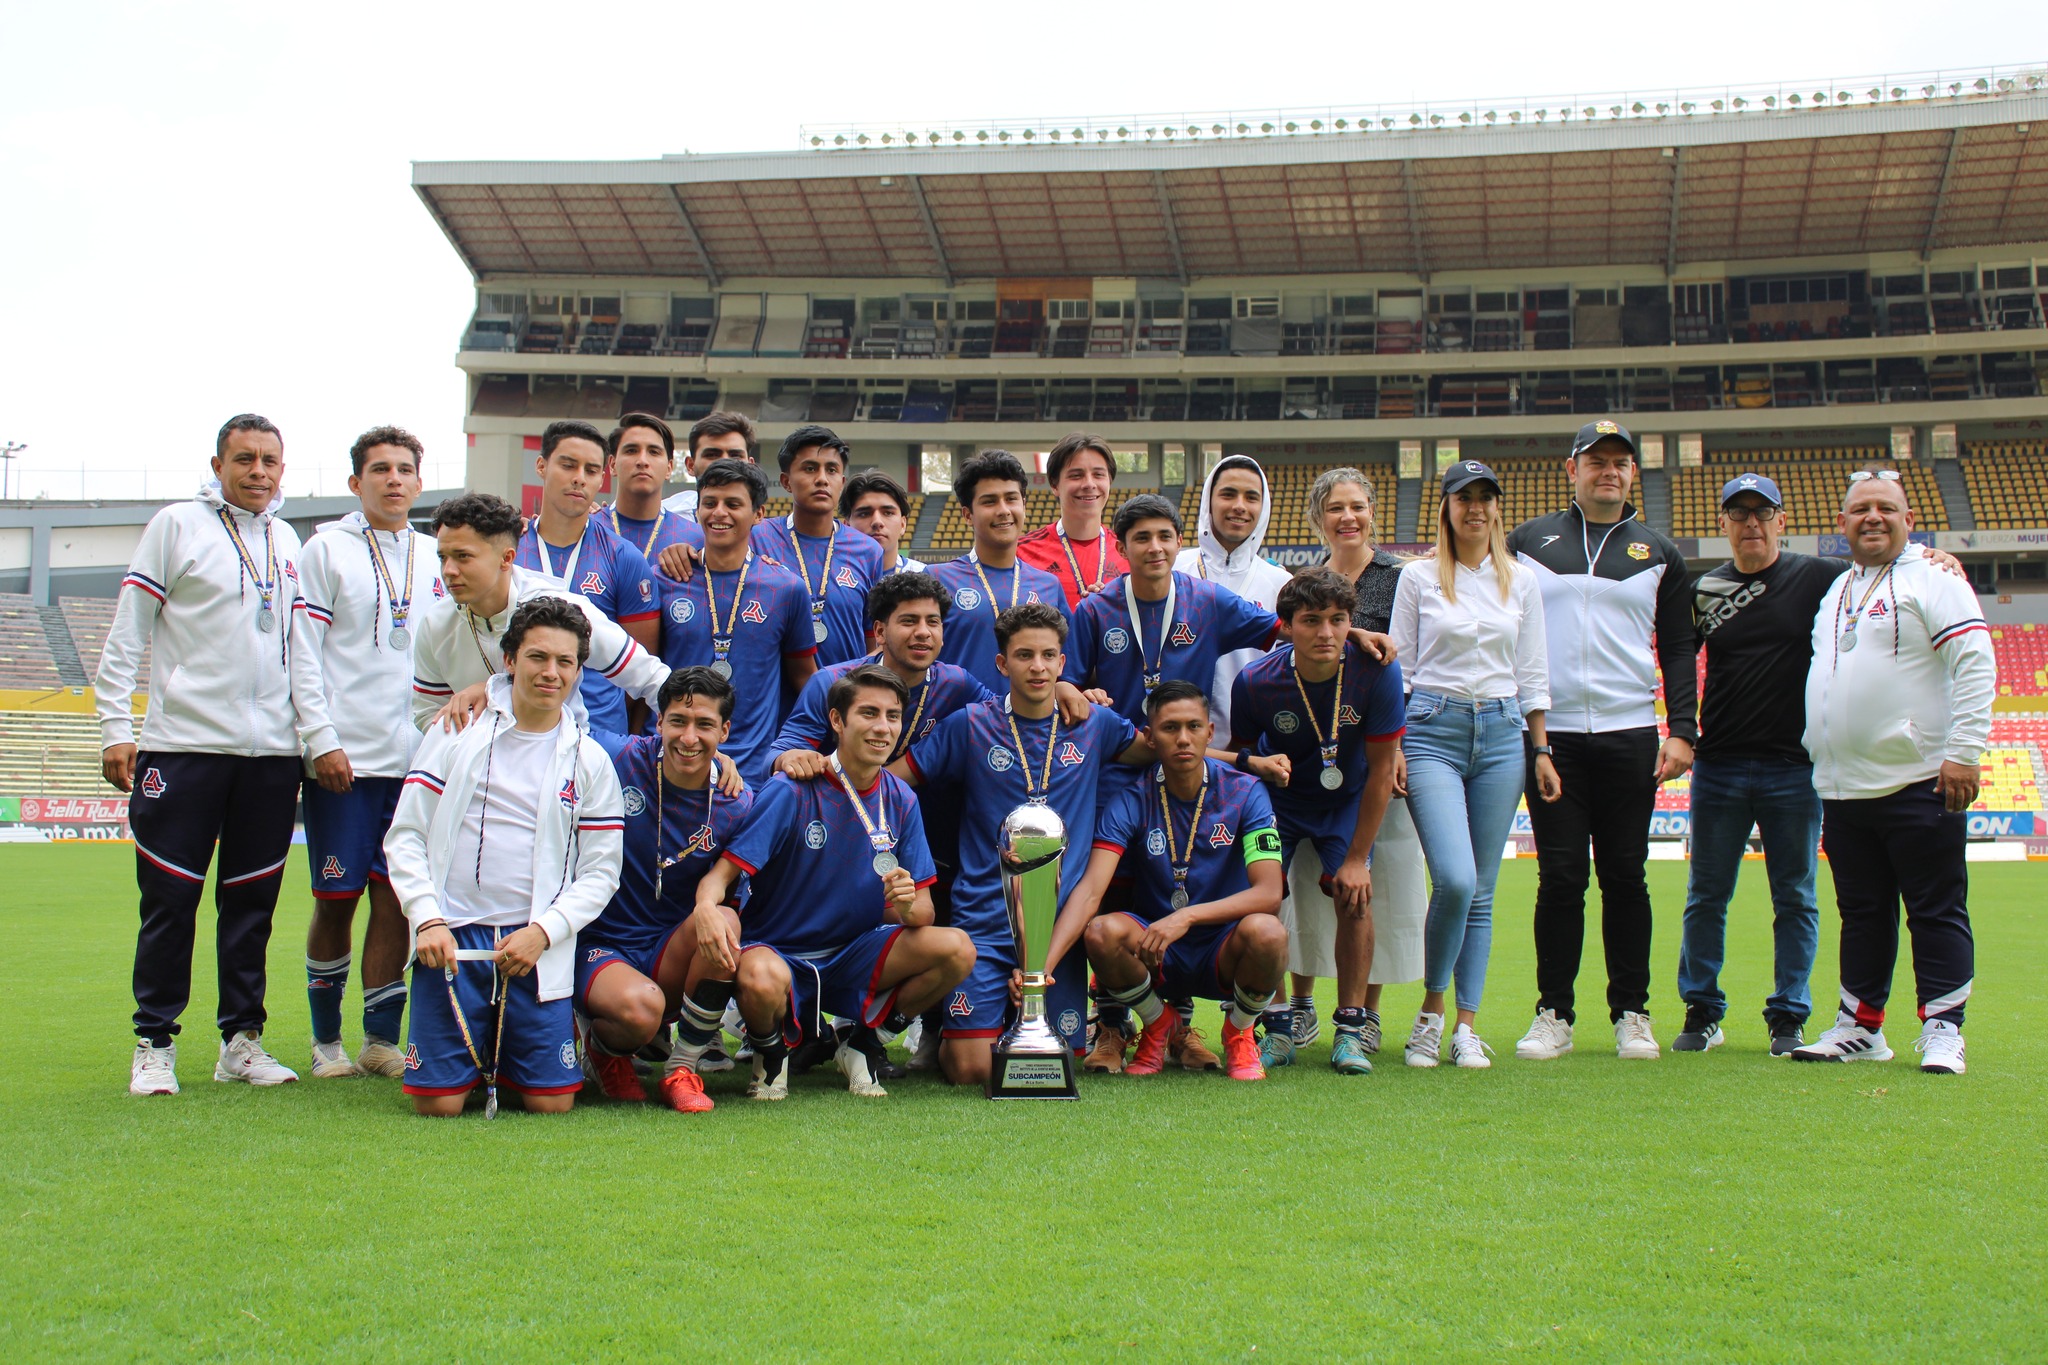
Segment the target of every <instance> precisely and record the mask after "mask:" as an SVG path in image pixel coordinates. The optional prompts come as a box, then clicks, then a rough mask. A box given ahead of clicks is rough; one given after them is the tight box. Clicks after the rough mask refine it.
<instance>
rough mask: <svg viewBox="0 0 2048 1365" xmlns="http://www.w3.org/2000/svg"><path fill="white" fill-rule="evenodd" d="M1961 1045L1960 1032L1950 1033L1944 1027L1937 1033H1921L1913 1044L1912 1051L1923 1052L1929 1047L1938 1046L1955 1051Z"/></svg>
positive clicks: (1961, 1037) (1961, 1036)
mask: <svg viewBox="0 0 2048 1365" xmlns="http://www.w3.org/2000/svg"><path fill="white" fill-rule="evenodd" d="M1962 1045H1963V1035H1962V1034H1960V1033H1950V1032H1948V1031H1947V1030H1946V1029H1944V1030H1942V1031H1941V1032H1939V1033H1923V1034H1921V1035H1920V1037H1919V1038H1918V1039H1917V1040H1916V1041H1915V1042H1914V1044H1913V1051H1915V1052H1925V1051H1927V1050H1928V1048H1930V1047H1940V1048H1945V1049H1947V1050H1949V1051H1955V1050H1958V1049H1960V1048H1961V1047H1962Z"/></svg>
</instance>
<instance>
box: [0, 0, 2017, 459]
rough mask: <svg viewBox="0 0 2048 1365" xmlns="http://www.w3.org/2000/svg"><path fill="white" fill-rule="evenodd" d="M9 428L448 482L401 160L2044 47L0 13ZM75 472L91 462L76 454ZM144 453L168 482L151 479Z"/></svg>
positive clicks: (462, 11)
mask: <svg viewBox="0 0 2048 1365" xmlns="http://www.w3.org/2000/svg"><path fill="white" fill-rule="evenodd" d="M6 35H7V40H6V47H7V52H8V61H7V63H6V73H5V77H4V79H5V85H4V86H0V272H4V283H5V292H4V295H0V297H4V299H5V305H4V311H0V317H4V319H5V322H4V325H0V440H15V441H26V442H28V444H29V449H28V450H27V452H26V453H25V455H24V457H23V460H22V462H21V464H20V466H19V467H18V468H17V470H16V473H15V479H16V482H15V483H14V485H13V488H14V489H16V490H20V491H22V492H25V493H27V494H28V495H30V496H35V495H37V494H38V493H46V494H47V495H48V496H51V497H78V496H80V493H81V489H82V490H83V491H84V492H85V493H86V494H87V495H89V496H131V497H132V496H143V495H145V494H146V495H147V496H152V497H170V496H177V495H182V494H183V493H185V492H188V491H189V490H190V489H191V487H193V486H194V485H195V483H196V481H197V477H198V475H199V474H200V472H201V470H202V467H203V464H204V461H205V458H206V456H208V455H209V454H211V440H212V435H213V432H214V430H215V428H216V427H218V426H219V424H220V422H221V421H222V420H223V419H224V418H225V417H227V416H228V415H229V414H231V413H234V412H239V411H242V410H244V409H254V410H256V411H259V412H262V413H265V414H267V415H268V416H270V417H271V418H272V419H274V420H275V421H276V422H277V423H278V424H279V425H280V426H281V427H282V428H283V430H284V433H285V438H286V462H287V467H288V468H287V475H286V489H287V491H288V492H290V493H293V494H302V493H306V492H310V491H313V490H314V488H315V487H316V485H317V486H318V487H319V489H320V491H323V492H330V493H338V492H342V491H345V490H344V488H343V486H342V484H343V479H344V477H345V475H346V473H347V464H348V458H347V451H348V444H349V441H350V440H351V439H352V438H353V436H354V435H355V433H357V432H358V431H360V430H362V429H363V428H365V427H367V426H370V425H373V424H375V423H378V422H385V421H390V422H397V423H400V424H401V425H404V426H407V427H410V428H411V429H413V430H414V431H416V432H418V433H419V435H420V436H421V438H422V439H423V440H424V441H425V442H426V444H427V454H428V474H429V476H430V483H432V484H437V485H438V484H447V483H454V482H459V480H460V478H461V471H462V455H463V438H462V428H461V422H462V411H461V409H462V399H463V388H462V381H461V376H460V375H459V373H458V372H457V371H456V370H455V368H454V366H453V364H452V361H453V357H454V352H455V347H456V342H457V339H458V336H459V332H460V329H461V327H462V325H463V323H464V321H465V320H466V318H467V317H468V314H469V311H470V307H471V300H472V294H471V287H470V282H469V277H468V274H467V272H466V271H465V270H464V269H463V267H462V265H461V263H460V262H459V261H458V260H457V259H456V257H455V254H454V253H453V252H452V251H451V250H450V249H449V247H448V245H447V243H446V241H445V240H444V239H443V238H442V236H441V234H440V231H439V230H438V229H437V228H436V227H435V226H434V224H433V222H432V221H431V220H430V219H429V218H428V217H427V214H426V211H425V210H424V209H423V208H422V207H421V205H420V203H419V201H418V200H417V199H416V198H415V196H414V195H413V193H412V190H411V187H410V183H409V182H410V167H409V163H410V162H411V161H412V160H414V159H421V160H439V159H454V158H468V157H494V158H511V159H523V158H534V159H546V158H584V157H651V156H658V155H660V154H661V153H664V152H679V151H683V150H686V149H687V150H690V151H697V152H723V151H750V150H759V149H763V148H776V149H779V148H788V147H794V146H795V145H796V141H797V129H798V127H799V126H800V125H802V124H805V123H814V124H815V123H837V122H854V121H858V122H876V121H885V120H898V119H902V120H909V121H915V122H931V121H941V120H946V119H963V120H965V119H973V118H999V117H1016V118H1043V117H1048V116H1052V117H1058V116H1080V115H1086V114H1089V113H1119V114H1120V113H1131V114H1140V115H1142V114H1146V113H1163V114H1170V113H1175V112H1179V111H1183V110H1189V111H1206V110H1216V109H1260V108H1274V107H1289V108H1295V107H1304V106H1315V105H1328V104H1334V103H1358V104H1363V103H1374V102H1390V101H1401V100H1409V99H1444V98H1452V97H1460V96H1477V97H1487V96H1495V97H1507V96H1519V95H1545V94H1558V95H1566V94H1571V93H1573V92H1575V91H1580V90H1584V91H1607V90H1616V89H1622V88H1630V87H1633V88H1643V87H1648V86H1665V87H1670V86H1677V85H1683V86H1700V85H1718V84H1729V83H1751V82H1767V81H1777V80H1787V81H1811V80H1824V79H1826V78H1828V77H1830V76H1840V77H1844V78H1847V77H1856V76H1863V75H1872V74H1881V73H1887V72H1906V71H1920V70H1925V69H1930V68H1935V67H1956V68H1961V67H1980V66H1984V65H1988V64H1993V63H2008V64H2009V63H2014V62H2020V61H2030V60H2039V59H2041V58H2043V57H2048V40H2044V36H2043V29H2042V26H2041V24H2040V9H2039V5H2038V3H2036V2H2032V0H2029V2H2024V3H2023V2H2021V0H1986V2H1985V3H1980V4H1977V5H1974V6H1972V7H1971V9H1970V10H1969V12H1968V15H1967V17H1966V18H1965V19H1961V20H1958V19H1955V18H1953V17H1949V18H1944V17H1942V15H1941V12H1940V11H1939V10H1938V8H1932V7H1929V6H1928V5H1926V4H1925V3H1924V0H1913V2H1912V3H1901V2H1899V0H1869V2H1868V3H1864V4H1860V5H1857V6H1854V7H1853V8H1849V9H1844V8H1842V7H1840V6H1834V5H1826V6H1824V5H1820V4H1816V3H1786V2H1785V0H1775V3H1753V2H1752V0H1718V3H1715V4H1713V5H1710V6H1707V7H1705V8H1702V7H1698V6H1675V5H1645V4H1641V3H1626V4H1617V3H1576V4H1575V3H1563V4H1556V3H1539V0H1521V2H1520V3H1511V4H1492V3H1465V4H1460V5H1456V6H1448V5H1440V4H1439V5H1423V6H1414V7H1406V8H1401V9H1396V8H1394V7H1390V6H1385V5H1376V4H1361V3H1358V2H1357V0H1346V2H1345V3H1337V4H1319V3H1311V0H1295V3H1291V4H1284V5H1277V6H1270V7H1268V6H1260V5H1249V4H1241V3H1240V4H1231V5H1206V4H1196V3H1184V4H1179V5H1171V6H1162V5H1156V4H1144V5H1133V4H1126V5H1101V6H1084V7H1079V8H1073V7H1052V8H1047V7H1044V6H1013V5H961V4H957V3H952V4H933V3H925V0H895V2H894V3H891V4H888V5H880V6H846V5H810V4H794V3H787V2H786V0H785V3H771V4H763V3H754V4H746V5H732V6H703V5H677V4H673V3H669V4H619V3H599V2H596V0H556V2H555V3H552V4H528V3H509V2H507V3H496V4H489V5H474V6H457V5H449V4H441V3H433V2H432V0H429V2H428V3H420V0H414V2H413V3H410V4H403V5H391V4H377V3H358V4H354V5H349V6H345V7H344V6H338V5H336V6H308V5H278V4H274V3H271V4H230V3H204V0H195V2H194V3H183V4H171V3H131V4H107V3H91V0H74V3H70V4H45V5H36V6H32V7H31V6H28V5H26V4H16V5H13V6H10V9H9V15H8V18H7V21H6ZM81 471H83V473H82V472H81ZM145 471H146V472H147V483H146V485H145V482H144V476H145Z"/></svg>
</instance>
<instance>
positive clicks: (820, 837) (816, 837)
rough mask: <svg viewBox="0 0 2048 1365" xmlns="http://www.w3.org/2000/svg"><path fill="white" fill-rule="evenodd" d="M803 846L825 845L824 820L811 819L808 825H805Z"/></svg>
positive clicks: (817, 846)
mask: <svg viewBox="0 0 2048 1365" xmlns="http://www.w3.org/2000/svg"><path fill="white" fill-rule="evenodd" d="M804 846H805V847H807V848H823V847H824V846H825V822H824V821H823V820H813V821H811V823H810V824H809V825H807V826H805V828H804Z"/></svg>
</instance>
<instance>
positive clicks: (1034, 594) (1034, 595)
mask: <svg viewBox="0 0 2048 1365" xmlns="http://www.w3.org/2000/svg"><path fill="white" fill-rule="evenodd" d="M1024 600H1025V601H1026V602H1036V601H1037V600H1038V589H1036V588H1033V589H1032V590H1031V591H1030V592H1027V593H1025V594H1024Z"/></svg>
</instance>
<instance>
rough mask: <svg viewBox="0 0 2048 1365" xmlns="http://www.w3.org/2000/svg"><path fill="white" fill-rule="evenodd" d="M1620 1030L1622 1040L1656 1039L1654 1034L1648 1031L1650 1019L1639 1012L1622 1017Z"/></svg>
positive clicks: (1639, 1041) (1646, 1040)
mask: <svg viewBox="0 0 2048 1365" xmlns="http://www.w3.org/2000/svg"><path fill="white" fill-rule="evenodd" d="M1621 1032H1622V1040H1623V1041H1624V1042H1630V1043H1647V1042H1654V1041H1655V1039H1656V1035H1655V1034H1653V1033H1651V1032H1650V1021H1649V1020H1648V1019H1645V1018H1644V1017H1643V1016H1642V1015H1640V1014H1637V1015H1631V1016H1630V1017H1628V1018H1626V1019H1623V1020H1622V1021H1621Z"/></svg>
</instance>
